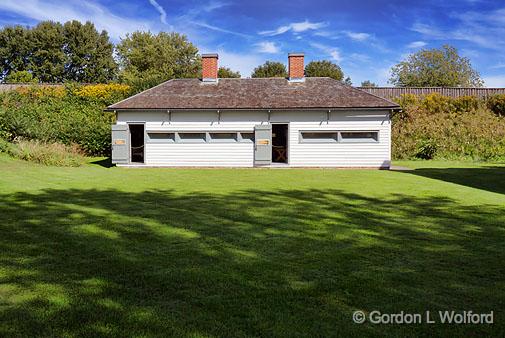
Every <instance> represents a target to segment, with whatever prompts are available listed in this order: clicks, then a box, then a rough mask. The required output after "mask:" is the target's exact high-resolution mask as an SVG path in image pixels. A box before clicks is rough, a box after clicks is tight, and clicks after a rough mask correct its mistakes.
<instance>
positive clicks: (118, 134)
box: [112, 124, 130, 164]
mask: <svg viewBox="0 0 505 338" xmlns="http://www.w3.org/2000/svg"><path fill="white" fill-rule="evenodd" d="M128 136H129V135H128V126H127V125H126V124H115V125H113V126H112V163H117V164H128V162H129V161H130V156H129V149H130V145H129V142H128V140H129V137H128Z"/></svg>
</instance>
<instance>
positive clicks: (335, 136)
mask: <svg viewBox="0 0 505 338" xmlns="http://www.w3.org/2000/svg"><path fill="white" fill-rule="evenodd" d="M378 141H379V132H378V131H302V132H300V142H301V143H311V142H312V143H337V142H343V143H345V142H348V143H353V142H358V143H359V142H363V143H366V142H378Z"/></svg>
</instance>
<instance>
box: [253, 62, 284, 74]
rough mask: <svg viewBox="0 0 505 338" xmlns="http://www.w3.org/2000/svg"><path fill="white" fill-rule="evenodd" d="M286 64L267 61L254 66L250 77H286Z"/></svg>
mask: <svg viewBox="0 0 505 338" xmlns="http://www.w3.org/2000/svg"><path fill="white" fill-rule="evenodd" d="M287 76H288V72H287V70H286V66H284V64H282V63H280V62H275V61H267V62H265V63H264V64H262V65H260V66H258V67H256V68H254V71H253V73H252V74H251V77H287Z"/></svg>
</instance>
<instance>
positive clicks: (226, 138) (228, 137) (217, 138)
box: [209, 133, 237, 142]
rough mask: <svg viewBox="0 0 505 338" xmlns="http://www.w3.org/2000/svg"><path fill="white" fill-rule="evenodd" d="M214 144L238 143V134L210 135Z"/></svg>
mask: <svg viewBox="0 0 505 338" xmlns="http://www.w3.org/2000/svg"><path fill="white" fill-rule="evenodd" d="M209 135H210V140H211V141H212V142H236V141H237V133H209Z"/></svg>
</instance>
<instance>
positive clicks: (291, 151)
mask: <svg viewBox="0 0 505 338" xmlns="http://www.w3.org/2000/svg"><path fill="white" fill-rule="evenodd" d="M288 58H289V76H288V78H240V79H220V78H218V77H217V70H218V55H217V54H204V55H202V68H203V69H202V74H203V77H202V79H173V80H169V81H166V82H164V83H162V84H160V85H158V86H156V87H153V88H151V89H148V90H146V91H144V92H141V93H139V94H137V95H134V96H132V97H129V98H127V99H125V100H123V101H121V102H118V103H116V104H113V105H111V106H109V107H108V108H107V109H108V110H110V111H114V112H116V116H117V122H116V124H115V125H113V126H112V161H113V162H114V163H116V164H117V165H118V166H167V167H255V166H267V167H268V166H288V167H358V168H363V167H366V168H389V166H390V163H391V114H392V113H393V112H394V111H396V110H399V106H398V105H397V104H395V103H393V102H391V101H388V100H386V99H384V98H381V97H378V96H375V95H372V94H369V93H366V92H364V91H361V90H358V89H355V88H352V87H350V86H347V85H344V84H342V83H341V82H340V81H336V80H334V79H331V78H325V77H305V76H304V71H303V65H304V56H303V54H301V53H291V54H289V57H288Z"/></svg>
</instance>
